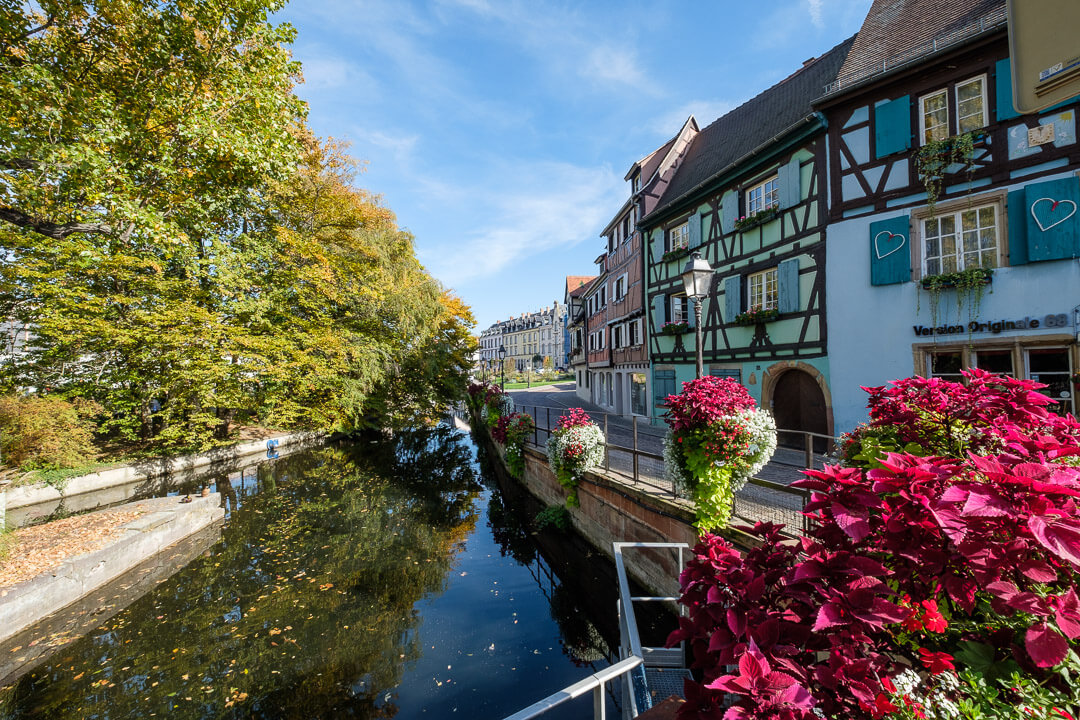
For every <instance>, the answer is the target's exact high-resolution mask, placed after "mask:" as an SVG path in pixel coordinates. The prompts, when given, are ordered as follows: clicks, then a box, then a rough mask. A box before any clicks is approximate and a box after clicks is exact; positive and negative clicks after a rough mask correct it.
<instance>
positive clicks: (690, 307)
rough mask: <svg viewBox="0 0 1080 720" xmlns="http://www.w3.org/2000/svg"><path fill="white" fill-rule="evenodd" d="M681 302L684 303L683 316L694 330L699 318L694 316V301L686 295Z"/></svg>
mask: <svg viewBox="0 0 1080 720" xmlns="http://www.w3.org/2000/svg"><path fill="white" fill-rule="evenodd" d="M680 302H682V304H683V317H684V318H686V324H687V325H689V326H690V329H691V330H693V329H694V328H696V327H697V318H696V317H694V302H693V301H692V300H691V299H690V298H687V297H684V298H683V299H682V300H681V301H680Z"/></svg>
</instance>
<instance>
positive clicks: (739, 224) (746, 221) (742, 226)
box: [735, 207, 780, 232]
mask: <svg viewBox="0 0 1080 720" xmlns="http://www.w3.org/2000/svg"><path fill="white" fill-rule="evenodd" d="M779 215H780V208H775V207H774V208H769V209H768V210H762V211H761V212H759V213H755V214H753V215H751V216H750V217H747V218H739V219H738V220H736V221H735V230H736V231H738V232H745V231H747V230H749V229H751V228H755V227H757V226H758V225H762V224H764V223H767V222H769V221H770V220H775V219H776V218H777V217H778V216H779Z"/></svg>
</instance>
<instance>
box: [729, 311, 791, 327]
mask: <svg viewBox="0 0 1080 720" xmlns="http://www.w3.org/2000/svg"><path fill="white" fill-rule="evenodd" d="M778 319H780V311H778V310H750V311H747V312H744V313H739V314H738V315H736V316H735V320H734V321H733V322H734V323H735V324H736V325H741V326H742V327H753V326H754V325H763V324H764V323H767V322H772V321H773V320H778Z"/></svg>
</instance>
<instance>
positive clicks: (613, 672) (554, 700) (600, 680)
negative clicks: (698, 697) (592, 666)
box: [506, 657, 643, 720]
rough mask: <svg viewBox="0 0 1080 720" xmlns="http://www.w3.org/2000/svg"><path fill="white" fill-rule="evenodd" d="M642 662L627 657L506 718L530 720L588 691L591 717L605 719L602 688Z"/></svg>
mask: <svg viewBox="0 0 1080 720" xmlns="http://www.w3.org/2000/svg"><path fill="white" fill-rule="evenodd" d="M642 662H643V661H642V659H641V658H640V657H628V658H626V659H625V660H620V661H619V662H617V663H615V664H614V665H612V666H611V667H609V668H604V669H603V670H601V671H600V672H595V673H593V674H592V675H590V676H589V677H587V678H585V679H584V680H581V681H579V682H576V683H574V684H573V685H570V686H568V687H565V688H563V689H562V690H560V691H559V692H557V693H553V694H551V695H548V696H547V697H546V698H544V699H543V700H541V701H539V702H535V703H533V704H532V705H530V706H529V707H527V708H525V709H524V710H519V711H518V712H516V713H514V714H513V715H510V716H508V717H507V718H506V720H530V718H535V717H539V716H541V715H543V714H544V713H546V712H547V711H549V710H551V709H553V708H556V707H558V706H560V705H562V704H563V703H565V702H569V701H570V700H574V699H576V698H579V697H581V696H582V695H585V694H586V693H589V692H591V693H592V697H593V719H594V720H606V719H607V707H606V705H605V703H604V688H605V686H606V684H607V683H609V682H611V681H612V680H615V679H616V678H619V677H622V676H623V675H626V674H627V673H629V672H632V671H633V670H635V669H636V668H638V667H640V666H641V664H642Z"/></svg>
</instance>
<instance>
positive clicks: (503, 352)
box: [499, 345, 506, 392]
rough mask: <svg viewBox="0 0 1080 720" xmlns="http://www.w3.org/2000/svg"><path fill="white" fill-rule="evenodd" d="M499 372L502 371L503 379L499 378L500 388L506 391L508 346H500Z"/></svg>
mask: <svg viewBox="0 0 1080 720" xmlns="http://www.w3.org/2000/svg"><path fill="white" fill-rule="evenodd" d="M499 372H500V373H501V379H500V380H499V389H500V390H502V391H504V392H505V391H506V346H505V345H500V346H499Z"/></svg>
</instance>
